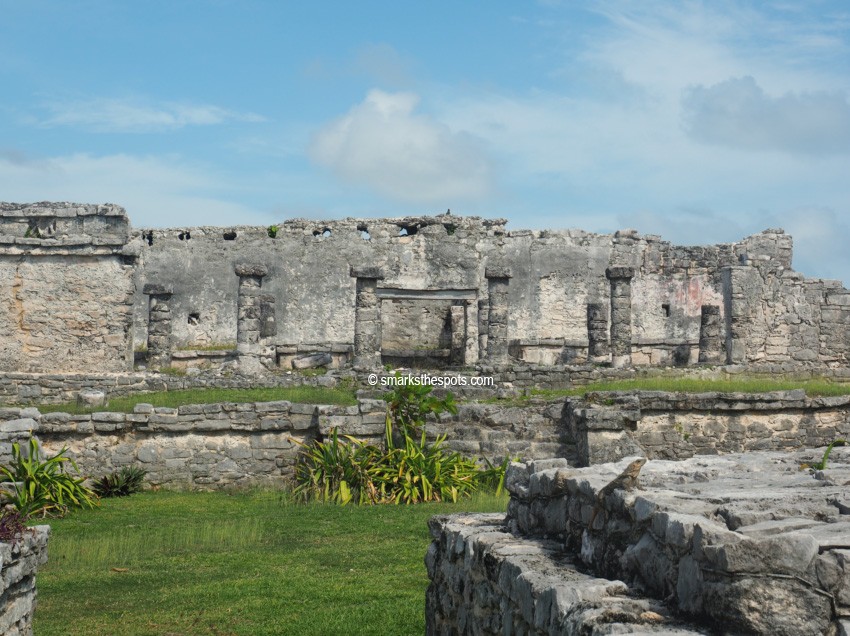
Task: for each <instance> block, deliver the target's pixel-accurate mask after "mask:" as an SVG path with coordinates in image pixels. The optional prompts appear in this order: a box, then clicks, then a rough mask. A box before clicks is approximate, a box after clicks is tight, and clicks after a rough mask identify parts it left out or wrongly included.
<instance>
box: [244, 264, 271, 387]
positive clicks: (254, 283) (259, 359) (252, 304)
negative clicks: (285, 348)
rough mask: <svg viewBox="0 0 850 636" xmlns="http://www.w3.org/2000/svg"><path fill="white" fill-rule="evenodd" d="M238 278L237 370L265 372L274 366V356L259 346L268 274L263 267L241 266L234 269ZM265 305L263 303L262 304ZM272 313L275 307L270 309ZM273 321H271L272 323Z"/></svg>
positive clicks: (267, 348) (266, 297)
mask: <svg viewBox="0 0 850 636" xmlns="http://www.w3.org/2000/svg"><path fill="white" fill-rule="evenodd" d="M235 271H236V275H237V276H238V277H239V295H238V300H237V314H236V351H237V352H238V353H239V369H240V370H241V371H243V372H246V373H257V372H262V371H264V370H265V369H266V368H267V367H268V366H270V365H273V364H274V353H273V351H271V350H270V347H267V346H265V345H264V343H263V342H262V339H263V338H262V332H263V331H264V329H263V326H264V323H265V322H266V321H264V320H263V305H264V304H268V303H267V300H268V298H269V297H268V296H267V295H265V294H263V293H262V291H261V290H262V286H263V278H264V277H265V276H267V275H268V273H269V270H268V267H266V266H265V265H257V264H251V263H240V264H238V265H236V267H235ZM264 301H266V303H264ZM271 307H272V312H273V311H274V310H273V308H274V305H273V304H272V305H271ZM266 318H268V317H266ZM273 322H274V318H273V317H272V323H273Z"/></svg>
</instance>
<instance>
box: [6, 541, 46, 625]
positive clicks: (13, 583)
mask: <svg viewBox="0 0 850 636" xmlns="http://www.w3.org/2000/svg"><path fill="white" fill-rule="evenodd" d="M49 536H50V526H35V527H33V528H30V529H28V530H26V531H24V534H23V536H22V537H21V538H20V539H19V540H18V541H17V542H15V543H0V634H3V635H4V636H32V633H33V631H32V618H33V612H34V610H35V605H36V588H35V576H36V570H37V569H38V566H39V565H42V564H44V563H47V541H48V538H49Z"/></svg>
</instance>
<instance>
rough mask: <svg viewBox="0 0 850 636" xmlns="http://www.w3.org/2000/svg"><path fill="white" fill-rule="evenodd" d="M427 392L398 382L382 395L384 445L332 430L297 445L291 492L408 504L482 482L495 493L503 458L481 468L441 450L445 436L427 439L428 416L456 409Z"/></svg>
mask: <svg viewBox="0 0 850 636" xmlns="http://www.w3.org/2000/svg"><path fill="white" fill-rule="evenodd" d="M430 393H431V387H428V386H424V387H420V386H415V385H411V386H403V385H399V386H398V387H397V388H396V389H395V390H394V391H392V392H391V393H389V394H387V396H386V397H385V398H384V399H385V400H386V402H387V418H386V428H385V442H384V443H385V448H383V449H381V448H378V447H377V446H374V445H370V444H367V443H366V442H363V441H361V440H358V439H355V438H353V437H351V436H348V435H345V436H343V438H344V439H342V440H341V439H340V437H339V435H338V434H337V430H336V429H333V431H332V432H331V438H330V440H329V441H326V442H320V441H316V442H314V443H313V444H312V445H309V446H308V445H302V446H303V447H304V450H303V453H302V458H301V461H300V462H299V464H298V466H297V468H296V480H297V482H298V486H297V487H296V489H295V491H296V494H297V495H298V496H299V497H300V498H301V499H302V500H309V499H315V500H319V501H329V502H334V503H339V504H347V503H349V502H354V503H358V504H364V503H370V504H371V503H396V504H400V503H406V504H409V503H419V502H427V501H447V500H451V501H457V500H458V499H459V498H460V497H461V496H468V495H470V494H471V493H473V492H475V491H476V490H477V489H478V487H479V485H482V484H484V485H489V484H495V487H497V489H498V490H499V491H500V490H501V485H502V484H503V483H504V469H505V468H506V467H507V463H508V461H509V460H508V459H506V460H505V462H504V463H503V464H502V465H501V466H494V465H493V464H491V463H489V462H487V468H486V469H484V470H480V469H479V468H478V466H477V465H476V463H475V462H474V461H473V460H471V459H467V458H465V457H463V456H462V455H461V454H460V453H457V452H451V451H447V450H446V449H444V448H443V443H444V442H445V439H446V438H445V435H443V436H440V437H438V438H437V439H436V440H435V441H434V442H433V443H428V442H427V441H426V438H425V431H424V428H425V420H426V418H427V416H428V415H432V414H438V413H442V412H444V411H448V412H451V413H456V412H457V407H456V406H455V403H454V397H453V396H452V394H451V393H449V394H448V395H447V396H446V397H445V398H443V399H439V398H435V397H434V396H432V395H430Z"/></svg>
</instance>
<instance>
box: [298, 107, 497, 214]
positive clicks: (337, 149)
mask: <svg viewBox="0 0 850 636" xmlns="http://www.w3.org/2000/svg"><path fill="white" fill-rule="evenodd" d="M418 102H419V98H418V96H416V95H414V94H413V93H386V92H384V91H380V90H373V91H370V92H369V94H368V95H367V96H366V99H365V100H364V101H363V102H362V103H361V104H358V105H357V106H355V107H354V108H352V109H351V110H350V111H349V112H348V114H346V115H344V116H343V117H341V118H339V119H337V120H335V121H333V122H331V123H329V124H327V125H326V126H324V127H323V128H322V129H321V130H320V131H319V132H318V133H317V134H316V136H315V137H314V139H313V142H312V143H311V145H310V155H311V157H312V159H313V160H314V161H315V162H316V163H318V164H320V165H322V166H324V167H326V168H329V169H331V170H332V171H333V172H334V173H335V174H336V175H338V176H340V177H342V178H344V179H346V180H348V181H350V182H353V183H357V184H362V185H365V186H368V187H369V188H371V189H373V190H375V191H377V192H379V193H381V194H383V195H385V196H388V197H391V198H393V199H397V200H401V201H412V202H420V203H430V202H438V201H439V202H447V203H451V202H453V201H455V200H457V199H477V198H481V197H484V196H486V195H487V194H488V193H489V191H490V190H491V175H492V167H491V165H490V162H489V160H488V158H487V156H486V155H485V153H484V151H483V149H482V147H481V145H480V143H479V142H478V140H476V139H475V138H474V137H472V136H471V135H470V134H468V133H464V132H454V131H452V130H451V129H450V128H449V127H448V126H446V125H445V124H444V123H441V122H440V121H437V120H435V119H433V118H431V117H428V116H426V115H419V114H416V113H415V112H414V110H415V108H416V106H417V104H418Z"/></svg>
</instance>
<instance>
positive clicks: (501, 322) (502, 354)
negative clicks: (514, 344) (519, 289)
mask: <svg viewBox="0 0 850 636" xmlns="http://www.w3.org/2000/svg"><path fill="white" fill-rule="evenodd" d="M484 277H485V278H486V279H487V287H488V291H489V303H488V309H487V361H488V362H489V363H490V364H506V363H507V362H508V283H509V281H510V279H511V270H510V269H509V268H507V267H488V268H487V269H485V270H484Z"/></svg>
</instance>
